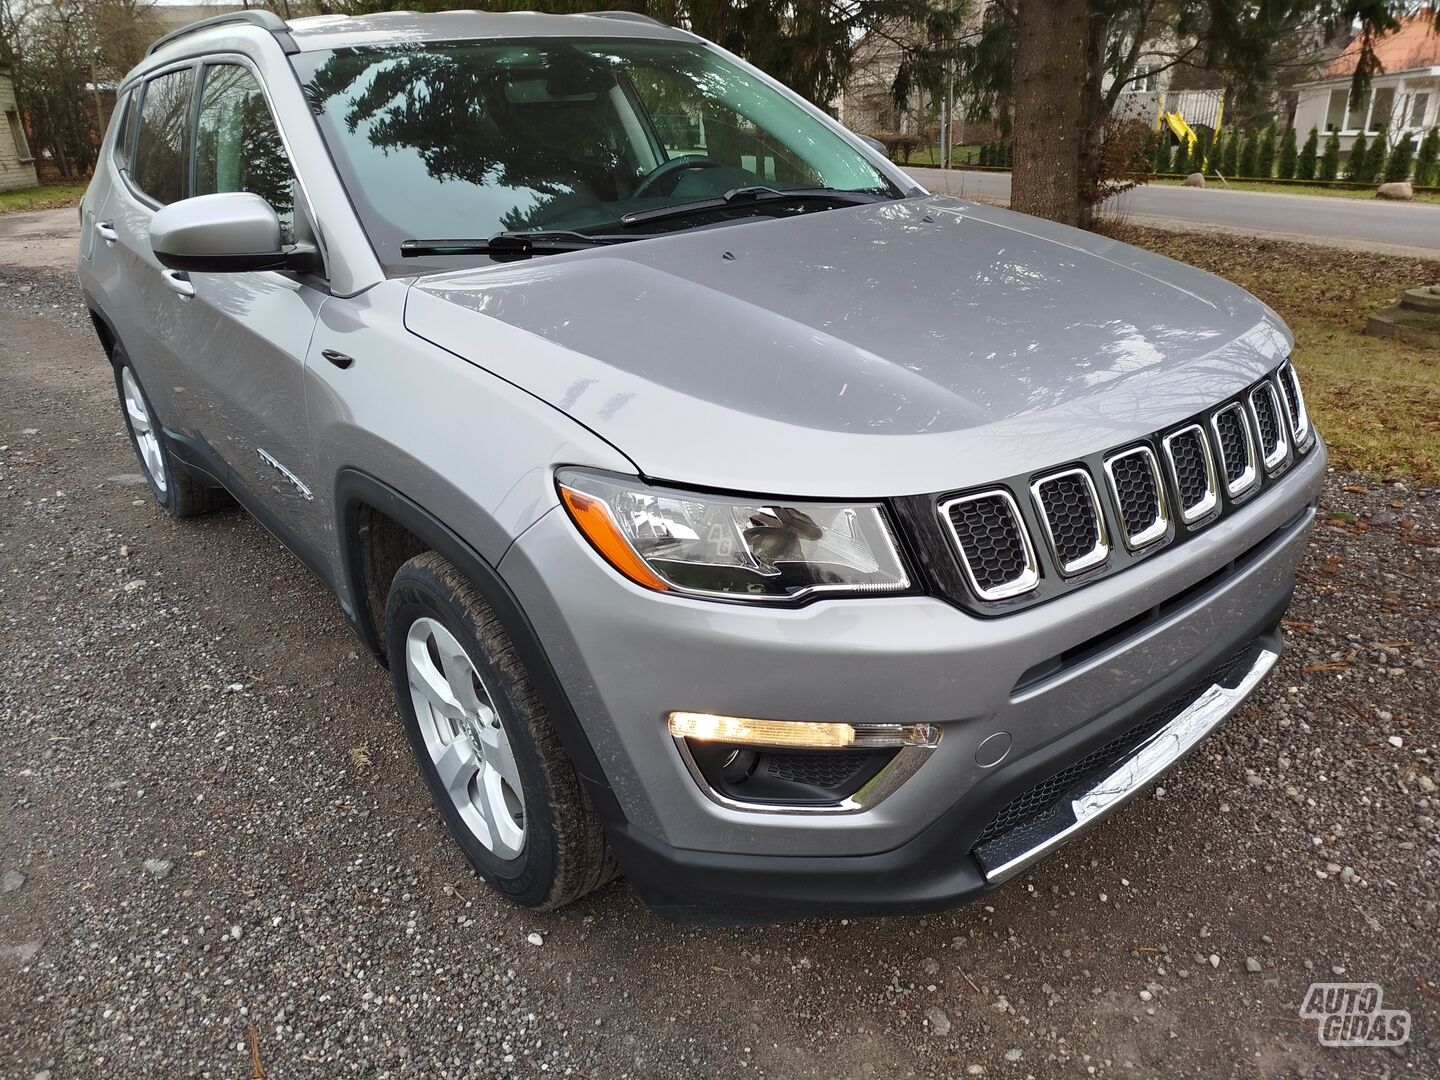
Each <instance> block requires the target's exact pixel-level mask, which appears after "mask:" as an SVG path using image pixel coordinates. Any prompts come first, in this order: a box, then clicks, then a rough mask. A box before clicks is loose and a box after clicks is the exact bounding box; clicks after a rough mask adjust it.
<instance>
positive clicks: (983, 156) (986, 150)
mask: <svg viewBox="0 0 1440 1080" xmlns="http://www.w3.org/2000/svg"><path fill="white" fill-rule="evenodd" d="M989 164H990V144H989V143H988V142H987V143H981V144H980V165H981V167H982V168H984V167H986V166H988V165H989Z"/></svg>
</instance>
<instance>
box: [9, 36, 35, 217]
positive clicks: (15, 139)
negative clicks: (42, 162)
mask: <svg viewBox="0 0 1440 1080" xmlns="http://www.w3.org/2000/svg"><path fill="white" fill-rule="evenodd" d="M38 183H39V180H38V179H36V177H35V156H34V155H33V154H31V153H30V141H29V140H28V139H27V138H26V137H25V125H24V124H23V123H21V122H20V107H19V106H18V105H16V104H15V83H14V82H13V81H12V80H11V78H10V68H9V67H7V66H6V65H4V64H0V191H14V190H15V189H16V188H27V187H34V186H35V185H36V184H38Z"/></svg>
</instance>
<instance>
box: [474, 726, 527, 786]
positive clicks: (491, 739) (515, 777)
mask: <svg viewBox="0 0 1440 1080" xmlns="http://www.w3.org/2000/svg"><path fill="white" fill-rule="evenodd" d="M491 717H492V720H491V723H490V724H488V725H486V726H485V727H483V728H481V729H480V739H481V746H482V749H481V753H482V754H483V755H484V757H485V764H486V765H488V766H490V768H492V769H494V770H495V771H496V772H497V773H499V774H500V776H501V778H502V779H503V780H504V781H505V782H506V783H507V784H509V785H510V789H511V790H512V791H514V792H515V794H516V795H519V794H520V792H521V790H523V789H522V788H521V786H520V768H519V766H518V765H516V764H515V752H514V750H512V749H511V747H510V740H509V739H507V738H506V737H505V731H504V729H503V728H502V727H501V726H500V721H499V719H498V718H494V713H491Z"/></svg>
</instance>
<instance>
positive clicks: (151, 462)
mask: <svg viewBox="0 0 1440 1080" xmlns="http://www.w3.org/2000/svg"><path fill="white" fill-rule="evenodd" d="M120 393H121V396H122V397H123V398H124V401H125V416H126V418H127V419H128V420H129V422H130V430H131V432H132V433H133V434H134V435H135V445H136V447H137V448H138V449H139V450H140V463H141V464H142V465H144V466H145V471H146V473H148V474H149V479H150V482H151V483H152V484H154V485H155V490H156V491H158V492H160V494H161V495H164V494H165V485H166V480H165V458H164V451H163V450H162V449H161V447H160V433H159V432H158V431H156V430H155V422H154V420H153V419H152V418H151V416H150V410H149V409H148V408H146V406H145V396H144V395H143V394H141V393H140V384H139V383H138V382H137V381H136V379H135V372H133V371H131V370H130V367H129V366H128V365H127V366H125V367H123V368H121V369H120Z"/></svg>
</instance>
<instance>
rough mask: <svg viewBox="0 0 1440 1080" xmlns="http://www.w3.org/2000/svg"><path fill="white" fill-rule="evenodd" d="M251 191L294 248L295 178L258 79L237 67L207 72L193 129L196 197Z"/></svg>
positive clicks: (227, 65)
mask: <svg viewBox="0 0 1440 1080" xmlns="http://www.w3.org/2000/svg"><path fill="white" fill-rule="evenodd" d="M222 191H249V192H252V193H253V194H256V195H259V196H261V197H262V198H263V199H265V201H266V202H268V203H269V204H270V205H271V206H273V207H274V208H275V212H276V213H277V214H279V215H280V231H281V236H282V239H283V240H284V241H285V243H287V244H293V243H294V242H295V173H294V170H292V169H291V168H290V159H289V158H288V157H287V156H286V154H285V145H284V143H282V142H281V141H280V132H279V130H278V129H277V128H276V127H275V120H274V118H273V117H272V116H271V115H270V108H269V106H268V105H266V103H265V95H264V94H263V93H262V92H261V90H260V86H259V84H258V83H257V82H256V81H255V76H254V75H252V74H250V70H249V69H248V68H243V67H241V66H240V65H238V64H216V65H213V66H211V67H207V68H206V69H205V82H204V84H203V85H202V86H201V89H200V113H199V117H198V120H197V123H196V126H195V194H196V195H213V194H216V193H218V192H222Z"/></svg>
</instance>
